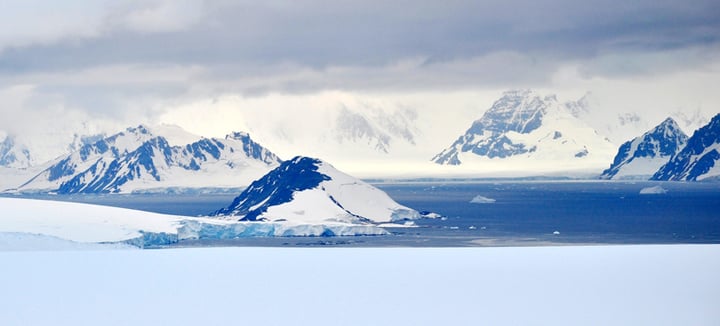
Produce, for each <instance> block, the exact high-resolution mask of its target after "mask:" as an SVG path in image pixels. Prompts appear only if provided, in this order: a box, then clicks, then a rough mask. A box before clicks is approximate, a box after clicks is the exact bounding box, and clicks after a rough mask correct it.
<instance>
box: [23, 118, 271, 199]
mask: <svg viewBox="0 0 720 326" xmlns="http://www.w3.org/2000/svg"><path fill="white" fill-rule="evenodd" d="M160 129H163V128H160ZM161 131H165V132H166V133H168V135H167V136H165V135H160V134H156V133H154V132H152V131H151V130H150V129H149V128H147V127H145V126H142V125H141V126H138V127H136V128H128V129H126V130H125V131H123V132H120V133H117V134H115V135H112V136H109V137H106V138H103V139H101V140H98V141H96V142H94V143H89V144H85V145H83V146H81V147H80V148H79V149H78V150H77V151H75V152H72V153H71V154H69V155H67V156H65V157H62V158H60V159H58V160H56V162H55V163H54V164H52V165H51V166H50V167H49V168H47V169H45V170H44V171H42V172H41V173H40V174H38V175H37V176H35V177H34V178H32V179H31V180H30V181H28V182H27V183H25V184H23V185H22V186H21V187H20V188H19V189H18V190H19V191H43V192H57V193H64V194H70V193H117V192H120V193H128V192H132V191H135V190H142V189H154V188H169V187H239V186H243V185H247V184H249V183H250V182H251V181H252V180H254V179H256V178H257V177H260V176H262V175H263V174H264V173H265V172H267V171H269V170H270V169H272V168H273V167H275V166H277V165H278V164H279V163H280V159H279V158H278V157H277V156H276V155H275V154H273V153H272V152H270V151H268V150H267V149H265V148H264V147H262V146H261V145H259V144H257V143H256V142H254V141H253V140H252V139H251V138H250V136H249V135H248V134H246V133H233V134H230V135H228V136H226V137H225V139H216V138H210V139H208V138H199V137H193V136H191V135H190V134H188V133H184V132H183V131H182V130H180V129H179V128H174V129H172V132H167V130H161ZM166 137H170V138H172V139H174V140H178V139H180V140H185V141H187V140H189V139H192V138H196V139H197V141H195V142H193V143H190V144H186V145H184V146H172V145H170V143H169V142H168V139H167V138H166Z"/></svg>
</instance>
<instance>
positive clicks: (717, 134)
mask: <svg viewBox="0 0 720 326" xmlns="http://www.w3.org/2000/svg"><path fill="white" fill-rule="evenodd" d="M718 160H720V114H717V115H715V116H714V117H713V118H712V119H711V120H710V122H708V124H706V125H705V126H703V127H701V128H700V129H698V130H696V131H695V132H694V133H693V135H692V136H691V137H690V138H689V139H688V140H687V144H686V145H685V147H684V148H683V149H682V150H681V151H680V152H678V153H677V154H675V155H674V156H673V157H672V158H670V160H669V161H668V162H667V163H666V164H665V165H663V166H662V167H661V168H660V169H659V170H658V171H657V172H656V173H655V174H654V175H653V176H652V179H653V180H673V181H697V180H709V179H717V178H720V165H718V164H717V162H718Z"/></svg>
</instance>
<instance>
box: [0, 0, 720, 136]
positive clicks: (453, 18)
mask: <svg viewBox="0 0 720 326" xmlns="http://www.w3.org/2000/svg"><path fill="white" fill-rule="evenodd" d="M717 85H720V2H718V1H713V0H689V1H682V2H680V1H664V0H639V1H624V0H603V1H574V0H551V1H532V0H516V1H507V0H502V1H499V0H498V1H495V0H490V1H441V2H440V1H424V0H418V1H392V2H388V1H374V0H368V1H315V0H310V1H302V2H300V1H224V0H217V1H212V0H207V1H201V0H149V1H114V0H68V1H41V0H4V1H2V2H0V113H1V114H2V119H0V130H2V131H5V132H8V133H11V134H22V133H25V134H28V133H38V132H41V131H43V130H48V129H62V130H77V131H80V132H86V133H93V132H99V131H104V130H111V129H113V128H124V127H126V126H130V125H136V124H138V123H162V122H169V123H175V124H178V125H181V126H182V127H184V128H186V129H188V130H190V131H192V132H195V133H198V134H201V135H204V136H219V135H224V134H225V133H227V132H230V131H232V130H235V129H238V128H237V126H242V121H238V120H239V119H240V118H239V117H240V115H237V116H236V113H237V112H240V111H243V110H248V109H250V108H251V107H252V109H253V110H260V111H262V110H263V107H266V106H274V107H287V110H294V111H293V112H302V111H307V110H312V109H314V108H316V107H318V106H321V107H337V106H342V105H339V103H340V104H342V103H343V99H347V98H351V99H353V100H354V101H365V100H367V101H379V102H383V103H390V104H391V106H413V107H415V108H417V109H419V110H425V111H427V112H444V113H445V114H457V115H458V116H459V117H462V119H465V118H466V117H468V118H478V117H479V116H480V115H481V113H482V112H483V111H484V110H486V109H487V108H489V106H490V105H491V104H492V102H493V100H495V99H497V98H498V97H499V96H500V95H501V94H502V92H503V91H504V90H507V89H513V88H532V89H536V90H540V91H542V92H546V93H555V94H558V96H559V97H560V98H561V99H563V100H575V99H577V98H579V97H581V96H583V95H584V94H585V93H587V92H591V93H592V94H593V95H594V96H595V98H597V99H598V102H599V103H603V105H604V107H606V108H609V110H610V111H613V112H626V111H631V112H639V113H641V114H644V115H647V116H650V117H651V120H653V119H654V120H657V121H658V122H659V121H661V120H662V119H664V116H665V115H666V114H667V113H668V112H676V111H685V112H695V111H701V112H703V113H704V114H705V115H706V116H712V115H713V114H714V113H716V112H718V111H720V109H718V108H720V92H717ZM276 111H277V110H276ZM205 112H216V113H217V114H214V115H208V114H205ZM466 124H468V125H469V122H467V123H466ZM464 128H466V127H465V126H463V127H462V128H461V129H464ZM461 131H462V130H458V133H459V132H461Z"/></svg>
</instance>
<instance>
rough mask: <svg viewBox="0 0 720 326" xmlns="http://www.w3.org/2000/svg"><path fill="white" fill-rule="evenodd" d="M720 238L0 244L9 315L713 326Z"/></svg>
mask: <svg viewBox="0 0 720 326" xmlns="http://www.w3.org/2000/svg"><path fill="white" fill-rule="evenodd" d="M718 257H720V246H719V245H664V246H589V247H580V246H577V247H575V246H567V247H524V248H523V247H513V248H444V249H433V248H429V249H428V248H424V249H419V248H374V249H367V248H325V249H318V248H303V249H301V248H207V249H167V250H101V251H56V252H0V261H2V262H3V268H2V269H0V289H2V291H0V323H1V324H2V325H198V324H202V325H221V324H237V325H255V324H259V325H718V324H720V310H719V309H717V307H718V306H720V294H719V293H720V278H718V277H717V275H720V259H717V258H718Z"/></svg>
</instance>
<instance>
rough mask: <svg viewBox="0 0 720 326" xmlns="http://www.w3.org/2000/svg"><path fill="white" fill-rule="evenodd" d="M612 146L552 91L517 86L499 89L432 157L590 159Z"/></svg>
mask: <svg viewBox="0 0 720 326" xmlns="http://www.w3.org/2000/svg"><path fill="white" fill-rule="evenodd" d="M612 151H613V149H612V144H610V143H609V141H607V140H606V139H605V138H604V137H601V136H599V135H598V134H597V132H596V131H595V130H593V129H592V128H590V127H589V126H587V125H586V124H585V123H584V122H582V121H581V120H579V119H577V118H576V117H574V116H573V114H572V113H571V112H570V110H569V108H568V106H567V105H561V104H560V103H559V102H558V100H557V97H556V96H554V95H547V96H541V95H540V94H537V93H535V92H534V91H531V90H527V89H522V90H510V91H507V92H505V93H503V95H502V97H501V98H500V99H498V100H497V101H495V102H494V103H493V105H492V107H491V108H490V109H488V110H487V111H486V112H485V113H484V114H483V116H482V117H481V118H480V119H478V120H475V121H474V122H473V123H472V125H471V127H470V128H469V129H468V130H467V131H466V132H465V134H464V135H461V136H460V137H459V138H458V139H457V140H456V141H455V142H454V143H453V144H452V145H451V146H450V147H448V148H446V149H445V150H443V151H442V152H441V153H439V154H437V155H436V156H435V157H433V159H432V161H434V162H435V163H438V164H448V165H460V164H463V161H464V160H475V161H477V159H478V158H485V159H507V158H519V157H524V158H526V159H527V158H533V159H535V160H538V159H542V160H546V161H553V160H557V161H567V160H575V159H582V160H586V161H590V160H592V161H593V162H595V161H596V160H597V159H603V158H604V157H605V156H608V157H609V156H610V155H612ZM593 164H594V163H593Z"/></svg>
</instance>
